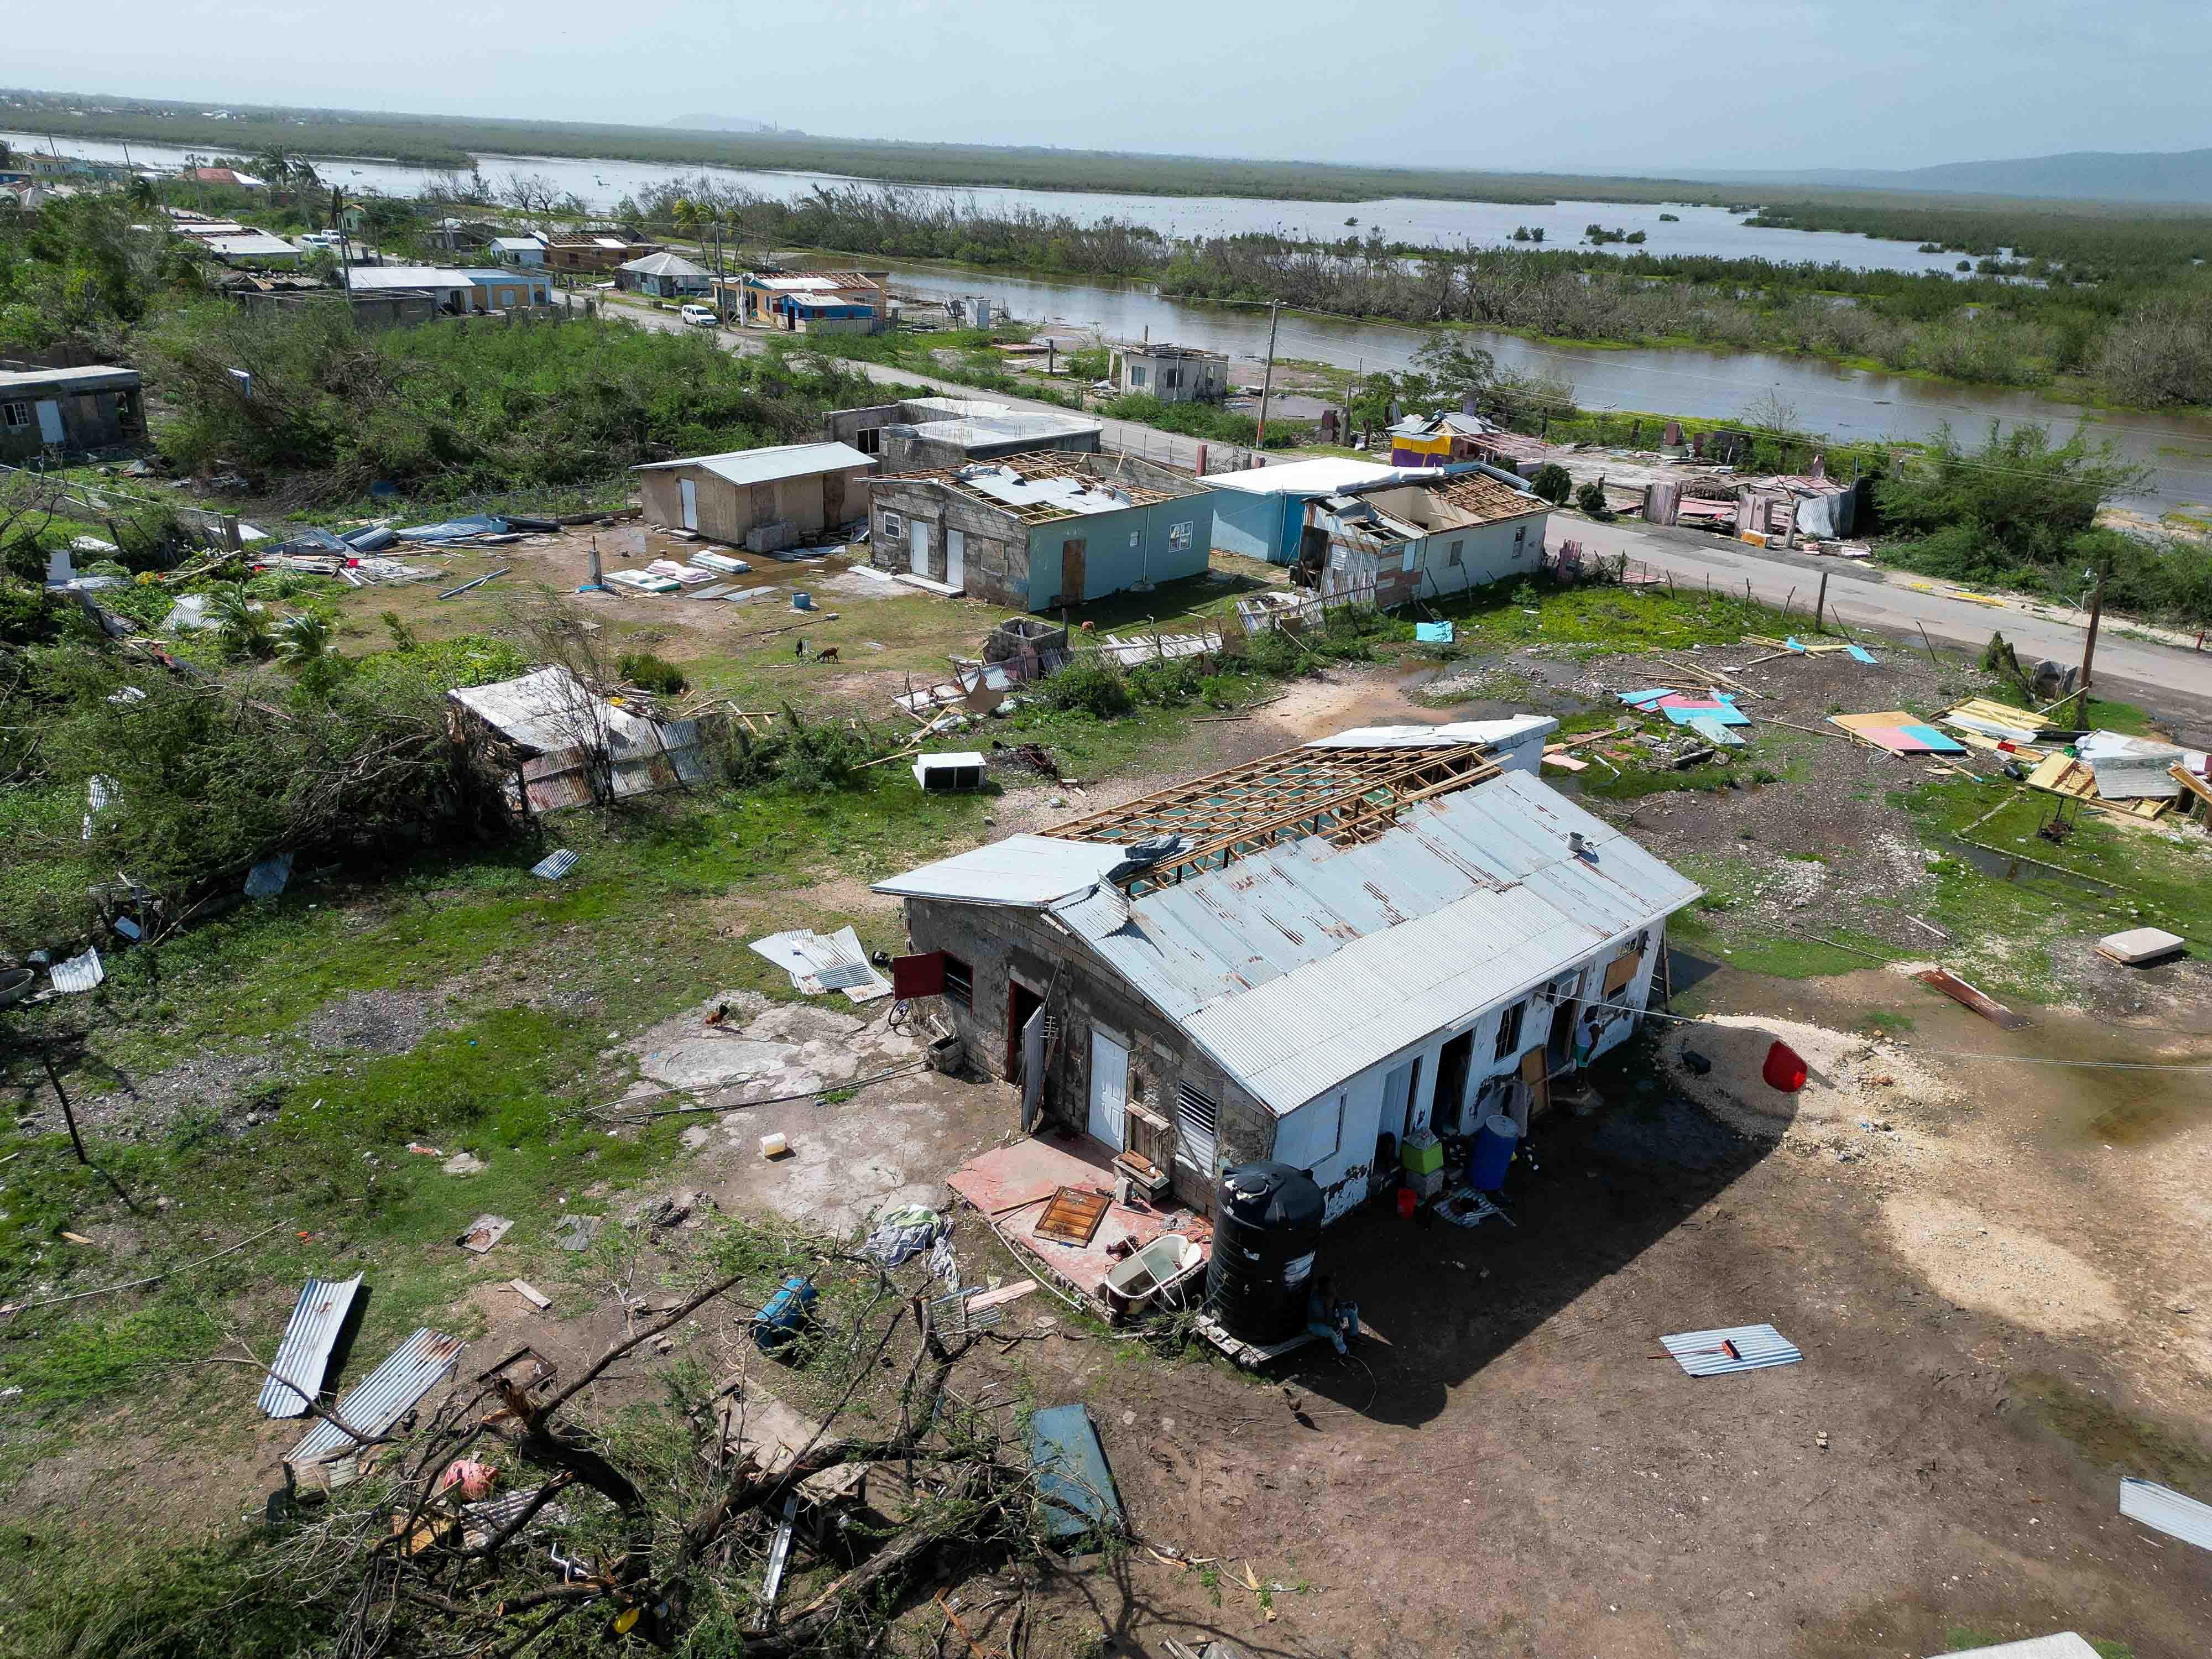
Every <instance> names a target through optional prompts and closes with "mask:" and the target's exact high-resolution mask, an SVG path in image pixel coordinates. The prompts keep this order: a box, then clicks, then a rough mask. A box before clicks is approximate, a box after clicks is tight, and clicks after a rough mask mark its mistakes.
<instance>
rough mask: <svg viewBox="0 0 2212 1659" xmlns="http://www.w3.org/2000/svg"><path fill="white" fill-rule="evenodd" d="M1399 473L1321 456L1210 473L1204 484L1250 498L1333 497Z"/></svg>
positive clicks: (1364, 462) (1391, 467)
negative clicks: (1250, 496) (1230, 490)
mask: <svg viewBox="0 0 2212 1659" xmlns="http://www.w3.org/2000/svg"><path fill="white" fill-rule="evenodd" d="M1403 470H1404V469H1402V468H1400V467H1395V466H1383V465H1379V464H1378V463H1376V462H1374V461H1352V460H1346V459H1343V458H1341V457H1340V456H1334V455H1323V456H1321V457H1319V458H1318V459H1314V460H1310V461H1291V462H1289V463H1287V464H1286V465H1282V466H1255V467H1254V468H1252V469H1251V470H1250V471H1246V472H1210V473H1208V474H1207V475H1206V484H1207V486H1208V487H1209V488H1217V489H1242V490H1243V491H1245V492H1246V493H1247V494H1249V495H1335V494H1336V493H1337V492H1338V491H1340V490H1344V489H1358V488H1359V487H1360V486H1361V485H1363V484H1374V483H1388V482H1389V480H1391V479H1393V478H1395V477H1397V476H1398V475H1399V473H1400V472H1401V471H1403Z"/></svg>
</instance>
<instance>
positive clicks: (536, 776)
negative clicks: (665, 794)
mask: <svg viewBox="0 0 2212 1659" xmlns="http://www.w3.org/2000/svg"><path fill="white" fill-rule="evenodd" d="M446 700H447V709H446V725H447V731H448V732H450V733H451V734H452V736H453V739H454V741H456V742H457V743H462V744H468V745H470V746H471V747H473V748H475V749H476V750H477V751H478V752H479V753H480V754H481V755H482V756H483V757H484V758H485V760H486V761H487V762H488V763H489V765H490V766H491V767H492V769H494V770H495V771H497V772H499V773H501V775H504V777H505V779H506V789H507V805H510V806H512V807H513V808H514V809H515V810H516V811H526V812H550V811H554V810H555V809H556V808H558V807H562V806H586V805H590V804H592V802H594V801H609V800H622V799H627V798H628V797H629V796H632V795H650V794H654V793H659V791H661V790H663V789H677V788H683V787H691V786H696V785H698V784H702V783H705V782H708V781H711V779H712V778H713V776H714V757H713V754H712V753H711V750H710V744H711V743H712V741H713V739H714V737H715V736H716V735H717V731H716V726H715V722H714V721H712V720H704V719H701V720H659V719H655V718H652V717H650V715H649V714H641V713H639V712H638V711H637V710H636V709H635V708H631V707H629V706H626V705H625V704H622V703H617V702H612V701H611V700H609V699H608V698H606V697H605V696H601V695H600V694H599V692H597V691H594V690H592V688H591V687H590V686H588V685H586V684H585V683H584V682H583V681H582V680H580V679H579V678H577V677H576V676H575V675H574V674H573V673H571V672H570V671H568V670H567V669H566V668H562V667H559V666H555V667H550V668H539V669H535V670H533V671H531V672H530V673H527V674H525V675H523V676H522V677H521V678H519V679H512V680H501V681H500V682H498V683H497V684H493V685H475V686H465V687H463V688H462V689H460V690H457V691H448V692H447V694H446Z"/></svg>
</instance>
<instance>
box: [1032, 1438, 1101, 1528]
mask: <svg viewBox="0 0 2212 1659" xmlns="http://www.w3.org/2000/svg"><path fill="white" fill-rule="evenodd" d="M1030 1468H1031V1469H1032V1470H1033V1471H1034V1472H1035V1474H1036V1490H1037V1496H1038V1498H1039V1499H1040V1501H1041V1502H1042V1504H1043V1506H1044V1510H1045V1530H1046V1532H1047V1533H1048V1534H1049V1535H1050V1536H1052V1537H1053V1538H1055V1539H1069V1538H1080V1537H1083V1536H1084V1535H1085V1534H1090V1533H1094V1532H1095V1533H1100V1534H1117V1533H1119V1532H1121V1529H1122V1522H1121V1493H1120V1492H1119V1491H1118V1490H1117V1489H1116V1488H1115V1485H1114V1476H1113V1474H1112V1473H1111V1472H1110V1471H1109V1469H1108V1468H1107V1467H1106V1449H1105V1448H1104V1447H1103V1446H1102V1445H1101V1444H1100V1443H1099V1441H1098V1430H1097V1425H1094V1424H1093V1423H1092V1422H1091V1413H1090V1412H1089V1410H1088V1409H1086V1408H1085V1407H1083V1406H1080V1405H1074V1406H1049V1407H1046V1408H1045V1409H1044V1410H1042V1411H1041V1412H1039V1413H1036V1416H1034V1417H1033V1418H1031V1419H1030Z"/></svg>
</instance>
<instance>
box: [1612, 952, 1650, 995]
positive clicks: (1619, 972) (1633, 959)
mask: <svg viewBox="0 0 2212 1659" xmlns="http://www.w3.org/2000/svg"><path fill="white" fill-rule="evenodd" d="M1643 963H1644V952H1643V951H1622V952H1621V953H1620V955H1619V956H1617V957H1614V958H1613V961H1612V962H1611V963H1608V964H1607V967H1606V970H1605V991H1604V994H1605V995H1607V996H1608V997H1610V996H1613V995H1614V994H1616V993H1618V992H1620V991H1623V990H1626V988H1627V987H1628V986H1629V985H1630V984H1631V983H1632V981H1634V980H1635V978H1636V970H1637V969H1638V968H1640V967H1641V966H1642V965H1643Z"/></svg>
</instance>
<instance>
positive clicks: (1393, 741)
mask: <svg viewBox="0 0 2212 1659" xmlns="http://www.w3.org/2000/svg"><path fill="white" fill-rule="evenodd" d="M1558 730H1559V721H1557V720H1553V718H1552V717H1551V716H1550V715H1549V714H1512V715H1508V716H1507V717H1506V718H1504V719H1503V720H1450V721H1448V722H1446V723H1445V724H1443V725H1442V726H1354V727H1353V728H1352V730H1350V731H1349V732H1332V733H1331V734H1330V735H1328V737H1325V738H1313V739H1311V740H1310V742H1307V743H1304V744H1300V745H1299V747H1301V748H1304V749H1436V748H1448V747H1450V746H1451V745H1453V744H1462V743H1472V744H1480V745H1481V746H1482V747H1484V748H1486V749H1495V748H1511V747H1512V746H1513V745H1514V744H1516V743H1520V742H1522V741H1525V740H1526V739H1527V738H1530V737H1532V736H1534V735H1536V734H1538V733H1539V732H1556V731H1558Z"/></svg>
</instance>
